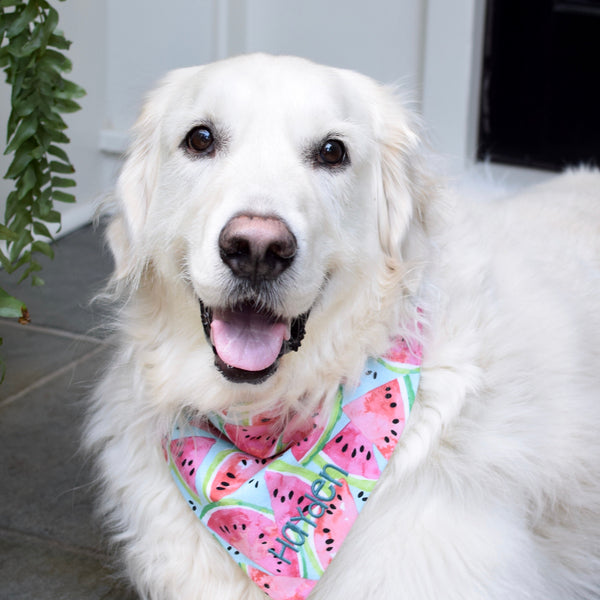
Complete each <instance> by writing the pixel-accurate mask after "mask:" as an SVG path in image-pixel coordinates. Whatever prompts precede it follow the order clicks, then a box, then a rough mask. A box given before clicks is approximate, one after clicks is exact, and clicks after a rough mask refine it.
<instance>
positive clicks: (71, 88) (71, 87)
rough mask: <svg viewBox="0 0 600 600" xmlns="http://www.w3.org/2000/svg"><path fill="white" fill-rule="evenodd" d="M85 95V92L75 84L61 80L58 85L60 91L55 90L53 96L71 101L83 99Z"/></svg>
mask: <svg viewBox="0 0 600 600" xmlns="http://www.w3.org/2000/svg"><path fill="white" fill-rule="evenodd" d="M85 95H86V91H85V90H84V89H83V88H82V87H80V86H78V85H77V84H76V83H73V82H72V81H69V80H68V79H63V80H62V82H61V85H60V89H59V90H56V92H55V93H54V96H55V97H56V98H64V99H67V100H71V99H73V98H83V97H84V96H85Z"/></svg>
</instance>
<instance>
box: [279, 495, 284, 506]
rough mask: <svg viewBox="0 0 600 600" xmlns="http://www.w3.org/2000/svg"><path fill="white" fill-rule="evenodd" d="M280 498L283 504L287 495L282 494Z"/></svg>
mask: <svg viewBox="0 0 600 600" xmlns="http://www.w3.org/2000/svg"><path fill="white" fill-rule="evenodd" d="M279 500H280V501H281V504H283V503H284V502H285V496H283V495H282V496H281V498H280V499H279Z"/></svg>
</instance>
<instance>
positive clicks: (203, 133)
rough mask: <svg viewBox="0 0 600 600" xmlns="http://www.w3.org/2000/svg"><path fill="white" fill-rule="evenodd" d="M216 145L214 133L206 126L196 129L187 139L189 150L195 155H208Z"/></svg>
mask: <svg viewBox="0 0 600 600" xmlns="http://www.w3.org/2000/svg"><path fill="white" fill-rule="evenodd" d="M214 143H215V139H214V137H213V134H212V131H211V130H210V129H209V128H208V127H205V126H200V127H194V129H192V130H191V131H190V132H189V133H188V134H187V136H186V138H185V144H186V147H187V149H188V150H189V151H190V152H193V153H194V154H207V153H208V152H210V151H211V150H212V149H213V146H214Z"/></svg>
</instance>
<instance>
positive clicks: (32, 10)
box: [6, 2, 38, 38]
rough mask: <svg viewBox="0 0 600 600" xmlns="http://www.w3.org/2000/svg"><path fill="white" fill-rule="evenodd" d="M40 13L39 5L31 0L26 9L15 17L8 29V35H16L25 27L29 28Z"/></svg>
mask: <svg viewBox="0 0 600 600" xmlns="http://www.w3.org/2000/svg"><path fill="white" fill-rule="evenodd" d="M37 14H38V9H37V6H36V5H35V3H34V2H29V3H28V4H27V6H26V7H25V10H23V11H22V12H21V14H20V15H19V16H18V17H17V18H16V19H15V21H14V22H13V23H12V25H11V26H10V27H9V28H8V30H7V31H6V36H7V37H9V38H12V37H15V36H16V35H18V34H19V33H21V32H22V31H24V30H25V29H29V24H30V23H31V21H33V20H34V19H35V18H36V17H37Z"/></svg>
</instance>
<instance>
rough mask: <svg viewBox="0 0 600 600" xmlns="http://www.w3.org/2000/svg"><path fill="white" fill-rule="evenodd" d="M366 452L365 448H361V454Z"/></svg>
mask: <svg viewBox="0 0 600 600" xmlns="http://www.w3.org/2000/svg"><path fill="white" fill-rule="evenodd" d="M364 451H365V447H364V446H361V447H360V453H361V454H362V453H363V452H364Z"/></svg>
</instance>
